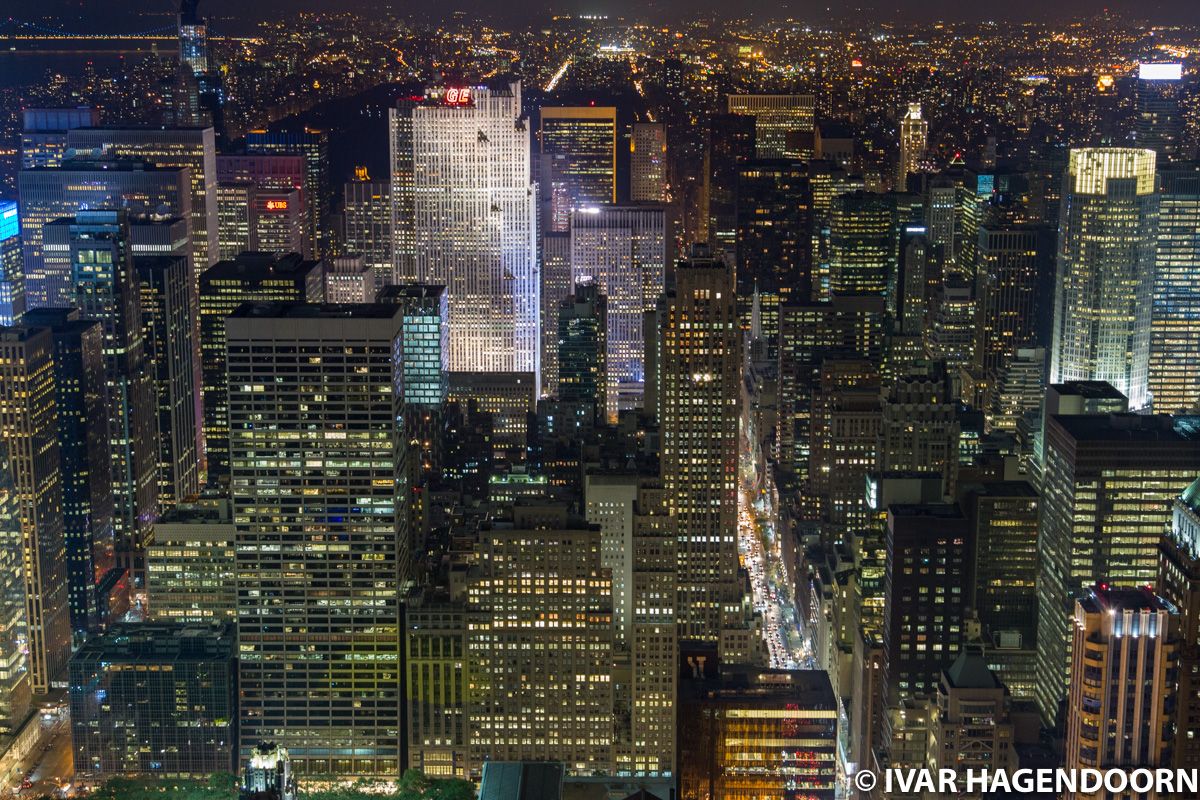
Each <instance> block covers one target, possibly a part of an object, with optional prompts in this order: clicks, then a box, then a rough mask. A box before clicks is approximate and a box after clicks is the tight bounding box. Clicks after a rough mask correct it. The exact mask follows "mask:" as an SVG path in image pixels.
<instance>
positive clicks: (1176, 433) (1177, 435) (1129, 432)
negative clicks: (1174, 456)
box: [1053, 413, 1200, 443]
mask: <svg viewBox="0 0 1200 800" xmlns="http://www.w3.org/2000/svg"><path fill="white" fill-rule="evenodd" d="M1053 419H1054V421H1055V422H1056V423H1057V424H1058V425H1059V426H1060V427H1061V428H1062V429H1063V430H1064V431H1066V432H1067V433H1068V434H1069V435H1070V436H1071V437H1072V438H1073V439H1075V440H1076V441H1093V442H1145V443H1150V442H1200V417H1189V416H1177V417H1173V416H1170V415H1168V414H1129V413H1125V414H1068V415H1055V416H1054V417H1053Z"/></svg>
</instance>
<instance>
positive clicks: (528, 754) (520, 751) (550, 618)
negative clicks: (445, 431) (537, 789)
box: [465, 506, 615, 776]
mask: <svg viewBox="0 0 1200 800" xmlns="http://www.w3.org/2000/svg"><path fill="white" fill-rule="evenodd" d="M547 512H548V513H547V516H546V518H545V519H542V520H540V521H538V520H536V519H529V518H526V517H525V515H524V513H523V510H522V508H521V507H519V506H518V507H517V508H515V509H514V519H513V521H512V522H511V523H508V524H507V525H505V524H503V523H497V524H494V525H493V526H492V528H491V529H490V530H484V531H481V533H480V536H479V543H478V545H477V548H476V553H477V564H478V566H477V571H476V575H473V576H472V578H471V580H470V581H469V584H468V590H467V608H468V610H467V619H468V623H469V628H468V633H467V643H466V654H465V655H466V657H465V663H466V670H467V673H468V675H467V679H468V682H469V683H468V685H470V686H472V687H473V690H472V692H471V695H472V696H471V698H470V707H469V716H468V719H467V726H466V730H467V734H468V736H469V744H468V761H469V767H468V774H469V775H472V776H474V775H477V774H478V773H479V770H480V768H481V766H482V764H483V762H485V761H513V760H517V761H562V762H564V764H565V765H566V768H567V770H568V771H569V772H571V773H574V774H584V775H587V774H596V773H611V772H612V747H613V741H612V740H613V693H614V691H615V687H614V686H613V682H612V669H613V667H612V638H613V620H612V583H611V579H610V577H609V574H608V571H607V570H606V569H604V568H603V567H602V566H601V559H600V532H599V531H598V530H597V529H596V528H595V527H593V526H589V525H586V524H584V523H582V522H573V521H571V520H570V519H569V518H568V517H567V514H566V511H565V509H562V510H555V509H547ZM543 621H545V622H546V623H547V624H542V623H543ZM534 715H536V716H537V718H538V719H539V724H537V725H536V726H533V727H532V728H531V727H530V724H529V721H530V719H531V718H532V717H533V716H534Z"/></svg>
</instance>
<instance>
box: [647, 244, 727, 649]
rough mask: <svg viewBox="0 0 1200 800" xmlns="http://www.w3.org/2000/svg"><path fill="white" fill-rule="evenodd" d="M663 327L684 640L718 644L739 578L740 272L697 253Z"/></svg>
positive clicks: (667, 468)
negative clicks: (736, 280) (737, 287)
mask: <svg viewBox="0 0 1200 800" xmlns="http://www.w3.org/2000/svg"><path fill="white" fill-rule="evenodd" d="M675 275H676V278H675V291H674V292H671V293H668V295H667V300H666V311H665V316H664V319H663V325H662V332H661V337H662V342H661V345H660V346H661V356H662V362H661V363H662V367H661V369H662V374H661V381H662V391H661V394H660V395H659V409H658V419H659V422H660V425H661V436H662V479H663V484H664V486H665V488H666V492H667V498H668V500H667V502H668V508H669V510H670V514H671V516H672V517H673V518H674V519H675V523H676V525H677V526H678V531H679V542H678V556H679V567H678V580H679V599H678V604H677V610H678V619H679V625H680V635H681V636H682V637H687V638H696V639H706V640H709V641H716V640H717V639H718V638H719V636H720V632H721V630H722V629H723V628H724V627H725V625H726V622H727V621H728V620H729V618H730V616H731V614H732V613H736V609H737V606H738V605H739V603H740V596H741V588H740V584H739V582H738V578H737V570H738V554H737V486H738V470H737V465H738V421H739V418H740V413H739V408H740V406H739V401H740V398H741V380H742V371H741V363H742V361H741V337H740V336H739V335H738V328H737V302H736V298H735V296H734V286H733V283H734V276H733V270H732V269H731V268H730V266H729V265H728V264H727V263H726V262H724V261H722V260H720V259H716V258H710V257H707V256H706V254H705V253H704V252H703V251H702V250H700V249H699V248H697V252H696V253H695V254H694V256H693V258H691V259H688V260H684V261H680V262H679V264H678V265H677V266H676V269H675Z"/></svg>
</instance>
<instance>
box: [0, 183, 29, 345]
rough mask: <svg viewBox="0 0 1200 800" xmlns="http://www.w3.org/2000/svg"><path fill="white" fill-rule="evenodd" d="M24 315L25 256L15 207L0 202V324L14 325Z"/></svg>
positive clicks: (11, 204) (14, 205) (7, 202)
mask: <svg viewBox="0 0 1200 800" xmlns="http://www.w3.org/2000/svg"><path fill="white" fill-rule="evenodd" d="M24 313H25V257H24V253H23V248H22V246H21V220H20V218H19V211H18V209H17V204H16V203H15V202H13V201H12V200H0V325H16V324H17V323H18V322H20V321H21V315H22V314H24Z"/></svg>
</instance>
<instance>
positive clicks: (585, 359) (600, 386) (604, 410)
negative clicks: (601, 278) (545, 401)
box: [558, 283, 615, 421]
mask: <svg viewBox="0 0 1200 800" xmlns="http://www.w3.org/2000/svg"><path fill="white" fill-rule="evenodd" d="M607 337H608V300H607V298H606V297H605V296H604V293H603V292H602V291H601V289H600V287H599V285H597V284H596V283H580V284H577V285H576V286H575V294H574V295H572V296H571V297H568V298H567V299H566V300H565V301H563V305H562V308H561V309H560V310H559V312H558V399H559V400H561V401H562V402H564V403H570V404H577V405H579V406H581V407H583V408H584V409H587V410H588V413H587V416H588V417H589V419H591V420H593V421H603V420H604V419H605V418H607V416H608V409H609V407H610V406H614V405H615V402H614V403H609V402H608V400H607V397H608V390H609V383H610V382H609V379H608V373H609V367H608V344H607Z"/></svg>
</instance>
